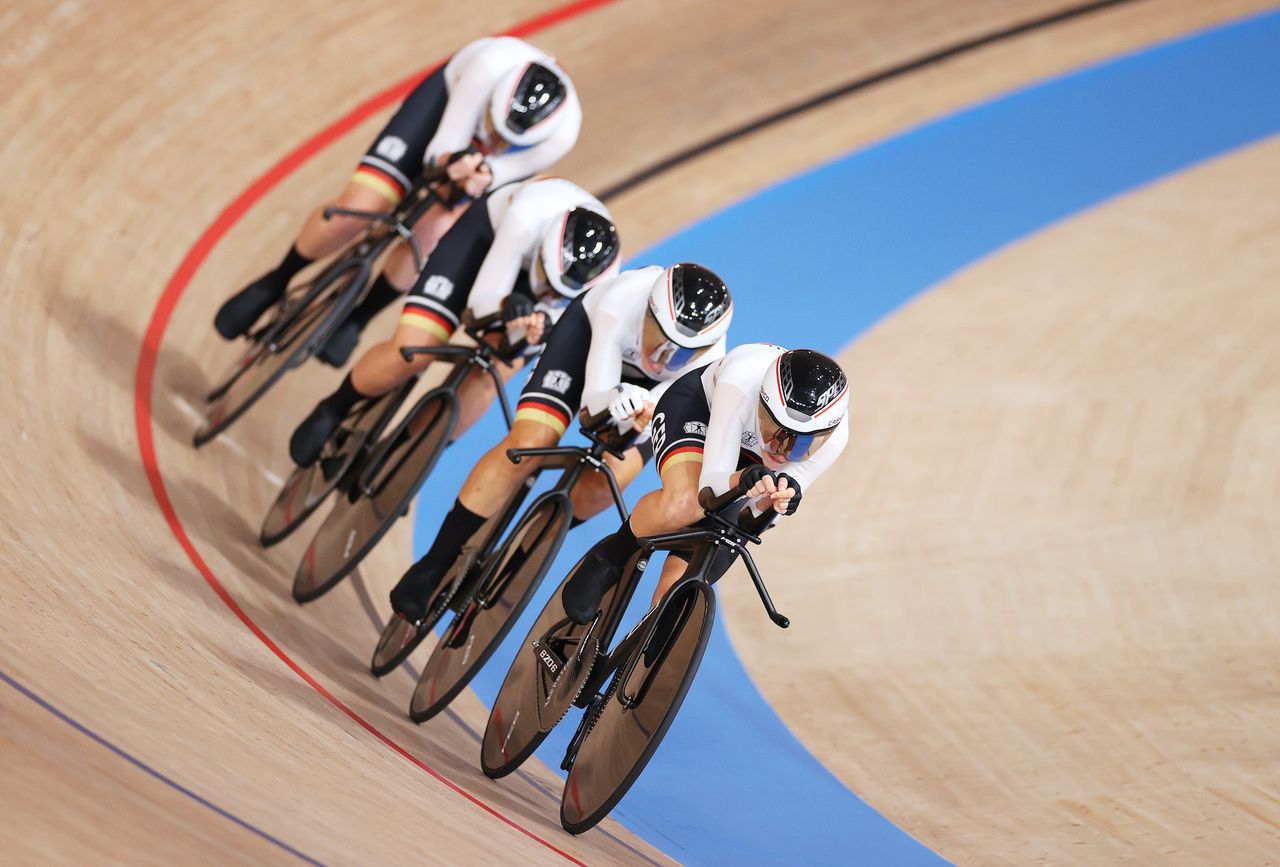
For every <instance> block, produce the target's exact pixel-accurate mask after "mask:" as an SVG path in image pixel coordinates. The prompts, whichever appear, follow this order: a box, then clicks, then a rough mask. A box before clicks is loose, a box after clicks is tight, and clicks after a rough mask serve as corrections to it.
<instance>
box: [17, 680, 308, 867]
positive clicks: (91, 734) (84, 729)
mask: <svg viewBox="0 0 1280 867" xmlns="http://www.w3.org/2000/svg"><path fill="white" fill-rule="evenodd" d="M0 680H3V681H4V682H5V683H7V684H9V686H11V687H13V688H14V689H15V690H17V691H18V692H20V693H22V694H23V695H25V696H26V697H27V698H29V699H31V700H32V701H33V702H35V703H36V704H37V705H39V706H40V707H42V708H44V709H45V710H47V711H48V712H49V713H51V714H53V715H54V716H56V717H57V718H58V719H60V720H62V721H63V722H64V723H66V724H67V725H69V726H71V727H72V728H73V729H75V730H76V731H78V732H80V733H81V734H82V735H85V736H87V737H88V738H90V739H91V740H94V741H96V742H97V743H99V744H101V745H102V746H104V747H106V748H107V749H109V750H111V752H113V753H115V754H116V755H117V756H119V757H120V758H122V759H124V760H125V761H126V762H128V763H129V764H131V765H133V766H134V767H135V768H138V769H139V770H141V771H143V772H145V773H147V774H149V775H150V776H152V777H154V778H156V779H157V780H159V781H160V782H162V783H164V784H165V785H166V786H169V787H170V788H172V789H176V790H177V791H179V792H181V793H182V794H184V795H186V796H187V797H188V798H190V799H191V800H193V801H195V802H196V803H197V804H200V805H201V806H203V807H207V808H209V809H210V810H213V812H215V813H217V814H218V815H219V816H222V817H223V818H224V819H228V820H230V821H232V822H234V823H236V824H237V825H239V826H240V827H241V828H244V829H245V830H246V831H249V832H250V833H252V834H256V835H257V836H259V837H261V838H262V839H264V840H266V841H267V842H268V843H271V844H273V845H275V846H278V847H280V848H281V849H283V850H284V851H286V852H288V853H289V854H290V855H293V856H294V857H296V858H298V859H300V860H302V861H305V862H306V863H308V864H316V865H319V867H323V862H322V861H317V860H316V859H315V858H312V857H311V856H309V855H305V854H303V853H302V852H299V851H298V850H297V849H295V848H293V847H292V846H290V845H289V844H288V843H285V842H284V841H282V840H279V839H277V838H276V837H273V836H271V835H270V834H268V833H267V832H266V831H263V830H262V829H261V828H257V827H255V826H253V825H250V824H249V823H248V822H246V821H245V820H244V819H241V818H240V817H239V816H237V815H235V814H234V813H230V812H228V811H226V810H224V809H223V808H222V807H219V806H218V805H217V804H215V803H213V802H212V801H210V800H209V799H208V798H205V797H203V796H202V795H199V794H197V793H195V792H193V791H191V790H190V789H188V788H187V787H186V786H184V785H182V784H181V783H179V782H177V781H176V780H174V779H173V778H171V777H167V776H165V775H164V774H163V773H161V772H160V771H157V770H156V769H155V768H153V767H151V766H150V765H148V764H147V763H146V762H143V761H142V760H141V759H137V758H135V757H134V756H132V755H130V754H129V753H127V752H125V751H124V750H123V749H121V748H120V747H118V746H116V745H115V744H113V743H111V741H109V740H107V739H106V738H104V737H103V736H102V735H100V734H98V733H97V732H95V731H93V729H91V728H89V727H88V726H85V725H83V724H81V723H80V722H77V721H76V720H74V719H72V718H71V717H70V716H68V715H67V714H65V713H63V712H62V711H61V710H59V709H58V708H56V707H54V706H53V705H51V704H50V703H49V702H47V701H45V700H44V699H43V698H41V697H40V696H39V695H37V694H36V693H34V692H32V691H31V690H30V689H28V688H27V687H25V686H23V685H22V684H21V683H19V682H18V681H16V680H14V679H13V678H12V677H10V676H9V675H7V674H5V673H4V672H3V671H0Z"/></svg>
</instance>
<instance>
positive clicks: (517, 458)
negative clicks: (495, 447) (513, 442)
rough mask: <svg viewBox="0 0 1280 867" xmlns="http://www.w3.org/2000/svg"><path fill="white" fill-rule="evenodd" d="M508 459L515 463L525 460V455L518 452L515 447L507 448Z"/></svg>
mask: <svg viewBox="0 0 1280 867" xmlns="http://www.w3.org/2000/svg"><path fill="white" fill-rule="evenodd" d="M507 460H509V461H511V463H513V464H518V463H520V462H521V461H522V460H524V455H521V454H517V453H516V450H515V449H507Z"/></svg>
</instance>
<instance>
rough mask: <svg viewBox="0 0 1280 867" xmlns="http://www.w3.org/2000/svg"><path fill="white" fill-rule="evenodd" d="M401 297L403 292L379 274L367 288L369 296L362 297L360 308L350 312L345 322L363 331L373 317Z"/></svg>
mask: <svg viewBox="0 0 1280 867" xmlns="http://www.w3.org/2000/svg"><path fill="white" fill-rule="evenodd" d="M403 296H404V293H403V292H401V291H400V290H399V289H397V288H396V287H394V286H392V285H391V281H390V280H388V279H387V275H385V274H379V275H378V279H377V280H374V281H373V285H372V286H370V287H369V294H368V295H366V296H364V300H363V301H361V302H360V306H358V307H356V309H355V310H352V311H351V315H350V316H348V317H347V321H348V322H354V323H355V324H356V325H358V326H359V327H360V330H361V331H363V330H364V327H365V326H366V325H368V324H369V323H370V322H371V321H373V317H375V316H377V315H378V314H379V313H381V312H382V311H383V310H385V309H386V308H387V307H388V306H389V305H391V304H393V303H395V301H396V299H398V298H401V297H403Z"/></svg>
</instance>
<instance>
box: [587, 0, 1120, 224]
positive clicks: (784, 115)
mask: <svg viewBox="0 0 1280 867" xmlns="http://www.w3.org/2000/svg"><path fill="white" fill-rule="evenodd" d="M1132 2H1134V0H1094V2H1091V3H1082V4H1080V5H1078V6H1071V7H1068V8H1066V9H1062V10H1060V11H1058V12H1053V13H1050V14H1048V15H1044V16H1041V17H1039V18H1033V19H1031V20H1030V21H1024V22H1022V23H1021V24H1014V25H1011V26H1009V27H1005V28H1002V29H1000V30H995V31H992V32H991V33H987V34H984V35H982V36H976V37H974V38H972V39H966V40H964V41H963V42H957V43H954V44H952V45H949V46H947V47H945V48H940V49H938V50H937V51H933V52H930V53H929V54H924V55H921V56H920V57H916V58H913V59H911V60H905V61H903V62H901V63H897V64H894V65H893V66H890V67H887V68H885V69H882V70H880V71H879V72H873V73H871V74H869V75H865V76H862V77H861V78H857V79H855V80H853V81H850V82H847V83H846V84H841V85H838V86H837V87H835V88H832V89H831V90H827V91H824V92H822V93H819V94H818V95H816V96H812V97H809V98H808V99H806V100H804V101H802V102H798V103H794V104H792V105H789V106H785V107H784V108H781V109H778V110H777V111H774V112H772V113H770V114H767V115H765V116H763V117H760V118H757V119H756V120H753V121H748V122H747V123H745V124H743V125H741V126H738V127H735V128H733V129H731V130H729V131H727V132H723V133H721V134H720V135H717V136H715V137H713V138H709V139H707V140H705V141H702V142H699V143H698V144H695V145H691V146H690V147H687V148H685V149H684V150H682V151H677V152H676V153H674V154H672V155H671V156H669V157H665V158H664V159H662V160H659V161H658V162H656V163H654V164H652V165H650V166H647V167H645V168H643V169H640V170H639V171H636V172H634V173H633V174H631V175H628V176H627V177H625V178H623V179H622V180H620V181H618V182H617V183H615V184H613V185H612V186H610V187H608V188H607V189H605V190H603V191H601V193H600V195H599V198H600V200H601V201H603V202H608V201H609V200H610V199H613V198H615V197H617V196H620V195H622V194H623V193H626V192H629V191H631V190H633V189H635V188H636V187H638V186H641V185H642V184H644V183H646V182H647V181H650V180H653V179H654V178H656V177H658V176H659V175H662V174H665V173H666V172H669V171H671V170H672V169H674V168H677V167H678V166H681V165H683V164H684V163H687V162H689V161H691V160H694V159H696V158H698V157H700V156H702V155H703V154H706V153H709V152H710V151H713V150H715V149H716V148H719V147H723V146H724V145H727V144H729V143H731V142H733V141H736V140H737V139H740V138H744V137H746V136H749V135H751V134H752V133H754V132H759V131H760V130H762V129H764V128H766V127H769V126H772V125H773V124H776V123H779V122H781V121H784V120H788V119H790V118H793V117H795V116H797V115H800V114H804V113H805V112H807V111H812V110H813V109H815V108H819V107H821V106H823V105H826V104H827V103H829V102H834V101H835V100H838V99H841V98H843V97H846V96H849V95H850V94H853V93H857V92H858V91H860V90H866V89H868V88H871V87H874V86H875V85H877V84H883V83H884V82H886V81H891V80H893V79H895V78H900V77H902V76H904V75H907V74H909V73H912V72H917V71H919V70H921V69H924V68H925V67H928V66H932V65H933V64H935V63H941V62H942V61H944V60H950V59H951V58H953V57H958V56H960V55H962V54H967V53H969V52H971V51H976V50H978V49H980V48H986V47H987V46H989V45H993V44H995V43H997V42H1001V41H1003V40H1006V39H1012V38H1014V37H1016V36H1022V35H1025V34H1027V33H1031V32H1032V31H1035V30H1040V29H1043V28H1045V27H1050V26H1052V25H1055V24H1061V23H1063V22H1066V21H1071V20H1073V19H1076V18H1083V17H1085V16H1087V15H1092V14H1093V13H1095V12H1101V11H1103V10H1106V9H1110V8H1113V7H1116V6H1122V5H1125V4H1126V3H1132Z"/></svg>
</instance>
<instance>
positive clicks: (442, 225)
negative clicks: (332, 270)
mask: <svg viewBox="0 0 1280 867" xmlns="http://www.w3.org/2000/svg"><path fill="white" fill-rule="evenodd" d="M466 210H467V206H466V205H457V206H455V207H454V208H453V209H452V210H450V209H449V208H446V207H445V206H444V205H439V204H438V205H435V206H433V207H432V208H430V209H429V210H428V211H427V213H425V214H423V216H422V218H421V219H420V220H418V222H417V223H416V224H415V225H414V227H413V234H414V237H415V238H417V240H418V248H419V249H420V250H421V251H422V254H423V256H430V255H431V253H432V252H433V251H434V250H435V248H436V245H437V244H439V243H440V240H441V238H442V237H443V236H444V235H445V234H446V233H447V232H448V231H449V230H450V229H451V228H452V227H453V225H454V224H455V223H456V222H458V218H459V217H461V216H462V215H463V213H465V212H466ZM417 279H418V265H417V261H416V260H415V259H414V257H413V250H412V249H411V248H410V247H409V245H408V244H397V245H396V246H395V247H393V248H392V250H391V253H390V254H389V255H388V256H387V261H386V264H385V265H384V266H383V268H382V271H381V273H379V274H378V276H377V277H376V278H375V279H374V281H373V285H372V286H370V287H369V292H368V294H366V295H365V297H364V300H363V301H361V302H360V304H359V306H357V307H356V309H355V310H352V311H351V315H350V316H348V317H347V320H346V321H345V322H343V323H342V325H341V326H340V327H339V328H338V329H337V330H336V331H334V333H333V336H332V337H330V338H329V340H328V341H326V342H325V345H324V346H323V347H322V348H321V349H320V350H319V351H318V352H317V353H316V356H317V357H318V358H319V359H320V360H321V361H324V362H326V363H327V364H331V365H333V366H334V367H341V366H342V365H344V364H346V363H347V359H349V358H350V357H351V353H352V351H354V350H355V348H356V344H358V343H359V342H360V335H361V334H362V333H363V332H364V329H365V328H366V327H367V326H368V325H369V323H370V322H372V321H373V318H374V317H375V316H377V315H378V314H379V313H381V312H382V311H383V310H385V309H386V308H387V307H390V306H391V305H392V304H394V303H395V302H396V301H398V300H400V299H401V298H403V297H404V296H405V295H406V294H408V292H409V290H410V289H411V287H412V286H413V284H414V282H415V281H416V280H417Z"/></svg>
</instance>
